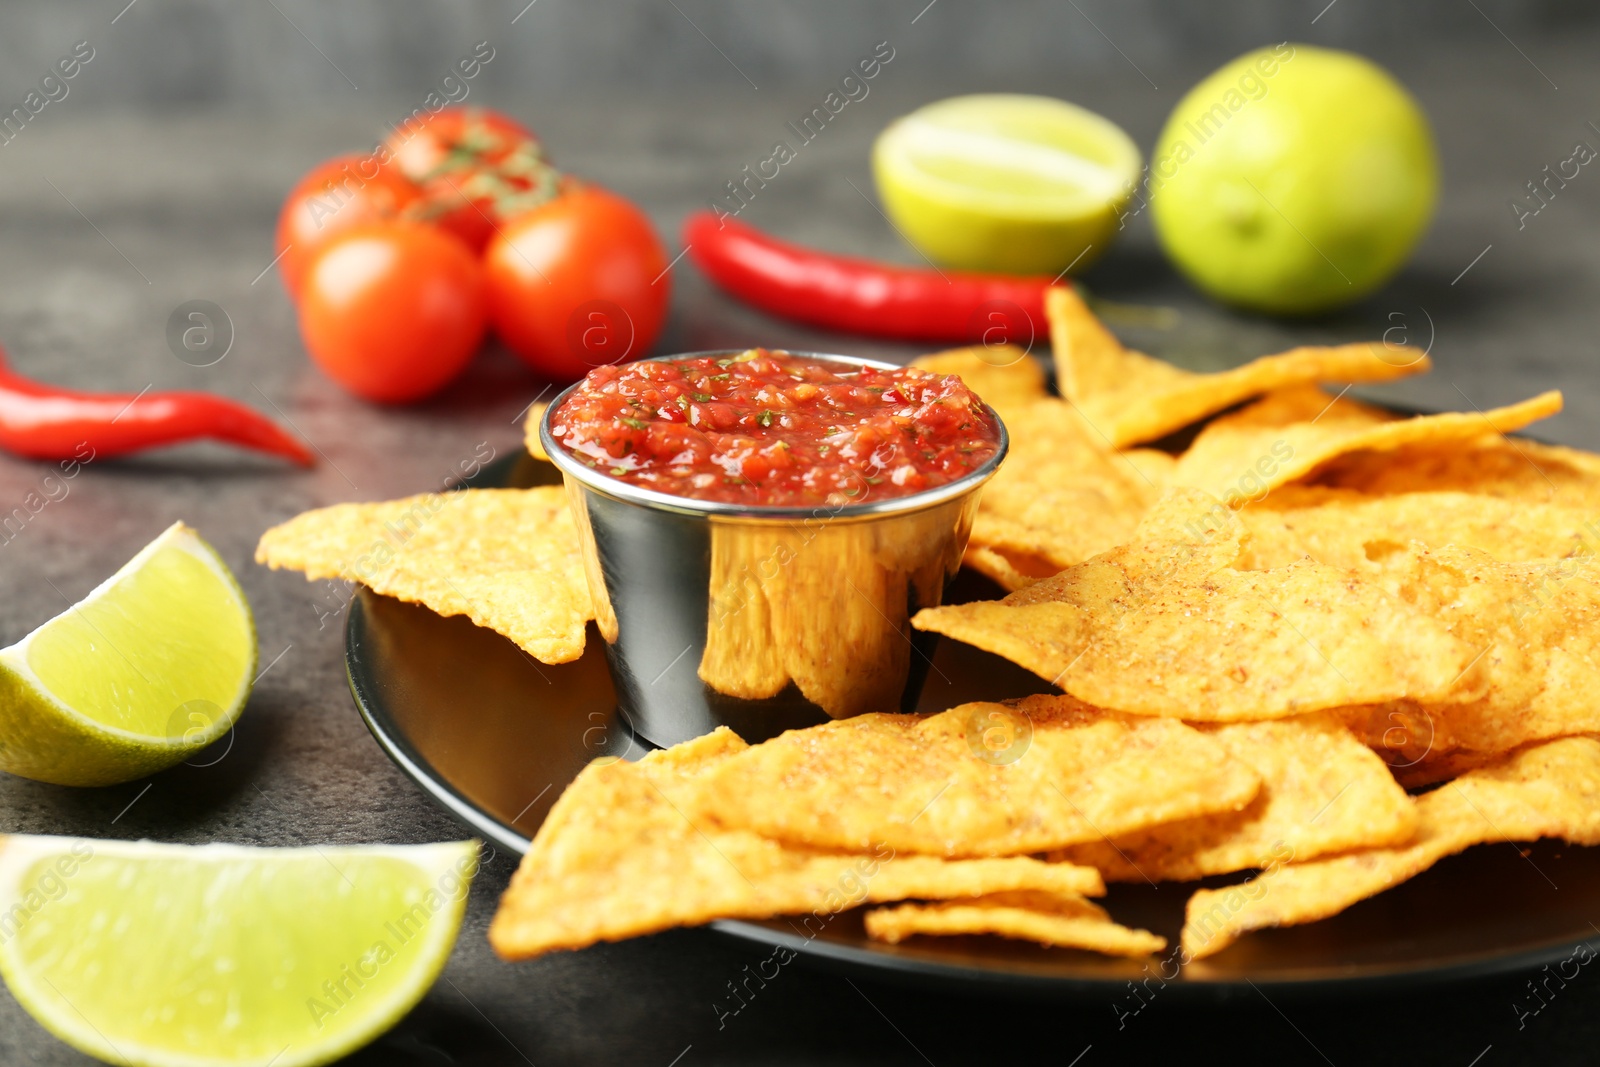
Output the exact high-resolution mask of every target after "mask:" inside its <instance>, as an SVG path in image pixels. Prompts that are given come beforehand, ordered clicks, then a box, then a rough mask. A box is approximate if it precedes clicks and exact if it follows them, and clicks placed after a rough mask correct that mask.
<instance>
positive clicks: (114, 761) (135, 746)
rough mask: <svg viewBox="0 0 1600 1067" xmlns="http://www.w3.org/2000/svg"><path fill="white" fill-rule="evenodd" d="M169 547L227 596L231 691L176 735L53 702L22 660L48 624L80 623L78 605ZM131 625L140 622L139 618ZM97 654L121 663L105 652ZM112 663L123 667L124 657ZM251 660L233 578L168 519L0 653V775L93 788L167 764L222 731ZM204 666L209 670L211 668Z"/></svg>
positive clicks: (28, 661) (249, 677)
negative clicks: (235, 654) (235, 658)
mask: <svg viewBox="0 0 1600 1067" xmlns="http://www.w3.org/2000/svg"><path fill="white" fill-rule="evenodd" d="M169 549H173V550H176V551H178V552H181V553H184V554H185V555H186V556H187V557H189V558H190V559H192V560H194V561H197V562H198V563H199V564H200V565H202V566H203V567H204V568H205V570H206V571H208V572H209V573H210V574H211V575H212V576H214V577H215V578H216V579H217V582H216V587H217V588H219V589H220V590H222V591H223V592H224V594H225V595H226V596H227V598H228V603H226V604H224V605H222V607H221V610H223V611H225V612H227V613H228V615H229V617H230V618H229V621H230V622H236V623H237V624H238V625H239V626H240V627H241V630H242V638H243V640H244V644H245V646H246V647H245V649H244V651H245V656H244V657H243V658H244V662H242V663H241V664H238V665H237V667H238V678H237V681H236V683H235V684H234V687H233V691H232V692H231V693H227V694H219V695H220V696H221V699H219V700H216V701H209V700H208V701H206V702H205V705H206V707H207V709H208V714H206V715H205V716H204V720H205V721H204V723H203V725H201V726H197V727H195V728H192V729H187V730H184V731H183V732H182V733H181V734H178V733H175V732H173V731H171V730H165V731H141V730H133V729H127V728H124V727H122V726H118V725H116V724H114V723H111V722H106V721H103V720H102V719H99V718H96V717H95V716H94V715H92V714H89V713H88V712H87V711H86V710H85V709H83V708H81V707H79V706H75V705H74V703H73V702H71V701H69V700H66V699H63V698H62V696H61V695H60V694H59V693H58V692H57V691H56V688H55V687H52V685H51V683H50V681H49V680H48V679H46V678H44V677H41V676H40V673H39V672H38V671H37V670H36V669H35V663H34V658H33V656H32V654H31V653H32V652H33V651H34V649H35V645H36V643H39V642H41V641H49V640H50V639H51V635H52V629H53V628H54V627H58V626H60V625H62V624H63V622H64V621H66V623H67V624H68V625H77V624H78V622H79V621H81V620H83V619H84V618H85V617H86V616H85V611H84V609H85V608H90V609H91V610H92V609H93V606H94V605H96V604H99V603H101V602H103V601H104V600H105V599H106V598H107V597H109V596H114V595H115V593H114V590H116V588H117V587H118V586H119V585H120V584H121V583H123V582H124V581H125V580H128V579H130V578H132V577H133V576H136V575H138V574H139V573H140V572H142V571H143V569H144V568H145V567H146V566H148V565H149V564H150V563H151V561H152V560H154V559H156V558H157V557H158V556H160V555H161V554H162V553H163V552H165V551H167V550H169ZM135 607H137V605H135ZM139 621H140V623H141V624H143V623H145V621H146V620H144V619H142V618H141V619H140V620H139ZM148 623H149V626H148V627H145V628H155V629H156V630H157V631H158V632H159V630H160V627H161V620H160V619H159V618H153V619H150V620H148ZM87 625H88V626H89V627H90V628H91V629H92V628H93V627H94V624H93V623H92V621H91V622H88V623H87ZM142 639H143V638H142V637H141V640H142ZM105 655H107V656H111V655H116V656H119V657H122V653H121V651H120V650H119V649H116V648H115V647H113V650H112V651H111V652H108V653H105ZM135 655H137V651H136V650H135ZM122 658H123V659H124V661H125V662H126V657H122ZM258 661H259V649H258V646H257V641H256V632H255V622H254V618H253V616H252V615H251V612H250V606H249V603H248V602H247V601H246V600H245V596H244V592H243V590H242V589H241V588H240V587H239V583H238V580H237V579H236V578H235V577H234V575H233V573H232V572H231V571H230V570H229V569H228V567H227V564H225V563H224V562H223V561H222V559H221V558H220V557H219V556H218V555H217V553H216V551H215V549H213V548H212V547H211V546H210V545H208V544H206V542H205V541H204V540H202V539H201V538H200V537H199V535H198V534H196V533H195V531H194V530H193V529H191V528H190V527H188V526H186V525H184V524H183V523H181V522H179V523H174V524H173V525H172V526H170V527H168V528H167V529H166V530H165V531H164V532H163V533H162V534H161V535H160V536H159V537H157V538H156V539H155V540H153V541H151V542H150V543H149V544H148V545H146V546H145V547H144V548H142V549H141V550H140V551H139V552H138V553H137V554H136V555H135V556H134V557H133V558H132V559H130V560H129V561H128V562H127V563H126V564H124V565H123V566H122V567H120V568H119V569H118V570H117V572H116V573H115V574H113V575H111V576H110V577H109V578H107V579H106V580H105V581H103V582H101V583H100V584H99V585H97V586H96V587H95V588H94V589H93V590H91V591H90V592H89V594H88V595H87V596H85V597H84V598H83V599H82V600H80V601H79V602H78V603H77V604H74V605H73V606H72V607H71V608H69V609H67V611H66V612H63V613H62V614H61V615H57V616H56V617H54V618H52V619H50V620H49V621H47V622H45V623H44V624H43V625H41V626H39V627H38V628H36V629H35V630H33V632H31V633H29V634H28V635H27V636H26V637H24V638H22V639H21V640H20V641H18V642H17V643H16V644H14V645H11V646H10V647H8V648H4V649H0V770H5V771H9V772H10V773H12V774H17V775H21V776H23V777H28V778H34V779H37V780H40V781H46V782H52V783H55V784H59V785H76V786H96V785H112V784H116V783H118V782H126V781H131V780H133V779H135V778H140V777H143V776H145V775H147V774H151V773H154V772H155V771H158V770H162V769H164V768H166V767H170V766H172V765H173V764H175V763H178V762H181V761H182V760H183V759H185V758H187V757H188V756H190V755H192V754H193V753H195V752H198V751H199V750H201V749H203V748H205V747H206V746H207V745H209V744H211V743H212V742H213V741H215V740H217V739H218V738H220V737H221V736H222V735H223V734H225V733H227V732H228V730H229V729H231V728H232V726H233V724H234V723H235V722H236V721H237V720H238V718H239V715H240V714H241V713H242V711H243V710H244V706H245V703H246V701H247V700H248V699H249V696H250V691H251V688H252V686H253V684H254V680H255V672H256V666H257V663H258ZM129 665H130V666H132V665H131V664H129ZM206 666H207V667H208V668H211V667H214V666H215V664H207V665H206ZM134 669H135V670H136V671H137V668H134ZM212 709H214V710H212ZM179 711H181V707H177V708H175V709H174V716H177V715H178V712H179ZM184 718H186V716H185V717H184ZM180 724H181V723H180Z"/></svg>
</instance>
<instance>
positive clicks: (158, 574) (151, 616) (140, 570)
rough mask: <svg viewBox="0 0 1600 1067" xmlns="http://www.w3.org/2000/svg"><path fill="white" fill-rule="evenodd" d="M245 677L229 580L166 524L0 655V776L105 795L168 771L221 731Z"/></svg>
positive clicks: (245, 656) (242, 694) (198, 543)
mask: <svg viewBox="0 0 1600 1067" xmlns="http://www.w3.org/2000/svg"><path fill="white" fill-rule="evenodd" d="M255 667H256V634H255V624H254V622H253V620H252V618H251V615H250V606H249V604H248V603H246V602H245V599H244V594H243V593H242V592H241V591H240V589H239V585H238V582H237V581H235V579H234V577H233V574H232V573H231V572H230V571H229V570H228V567H227V565H226V564H224V563H223V562H222V560H221V558H220V557H218V556H217V554H216V551H215V550H214V549H212V548H211V546H210V545H208V544H206V543H205V542H204V541H202V540H201V539H200V538H199V536H198V535H196V534H195V532H194V531H193V530H191V529H190V528H189V527H187V526H184V525H183V524H182V523H176V524H174V525H173V526H171V527H170V528H168V529H167V530H166V531H165V532H164V533H162V534H161V536H160V537H157V538H156V539H155V540H154V541H152V542H151V543H150V544H148V545H146V546H145V547H144V549H142V550H141V551H140V552H139V554H138V555H136V556H135V557H134V558H133V559H132V560H130V561H129V562H128V563H127V564H126V565H124V566H123V567H122V569H121V570H119V571H117V573H116V574H114V575H112V576H111V577H110V578H108V579H107V580H106V581H105V582H103V583H101V584H100V585H99V586H98V587H97V588H96V589H94V590H93V591H92V592H91V593H90V594H89V595H88V596H87V597H85V598H84V599H83V600H82V601H80V602H79V603H77V604H75V605H74V606H72V607H71V608H69V609H67V610H66V611H65V612H63V613H62V614H60V615H58V616H56V617H55V618H54V619H51V620H50V621H49V622H47V623H45V624H44V625H43V626H41V627H39V628H38V629H37V630H35V631H33V633H31V634H29V635H28V636H27V637H24V638H23V639H22V640H21V641H19V642H17V643H16V644H15V645H12V646H10V647H9V648H6V649H0V769H3V770H7V771H10V772H11V773H13V774H20V775H24V776H26V777H29V778H37V779H40V780H42V781H47V782H55V783H58V784H62V785H109V784H113V783H116V782H125V781H129V780H131V779H134V778H139V777H142V776H144V775H146V774H150V773H152V772H154V771H157V770H160V769H162V768H164V767H168V766H171V765H172V764H174V763H177V762H180V761H181V760H184V759H186V758H188V756H190V755H191V754H193V753H194V752H196V751H198V750H199V749H202V748H204V747H205V746H206V745H208V744H210V743H211V742H212V741H215V740H216V739H217V738H218V737H220V736H222V734H224V733H226V732H227V731H228V729H229V727H231V726H232V725H233V722H234V720H235V719H237V718H238V716H239V713H240V711H242V710H243V708H244V704H245V700H246V699H247V698H248V697H249V695H250V687H251V683H252V681H253V679H254V675H255Z"/></svg>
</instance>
